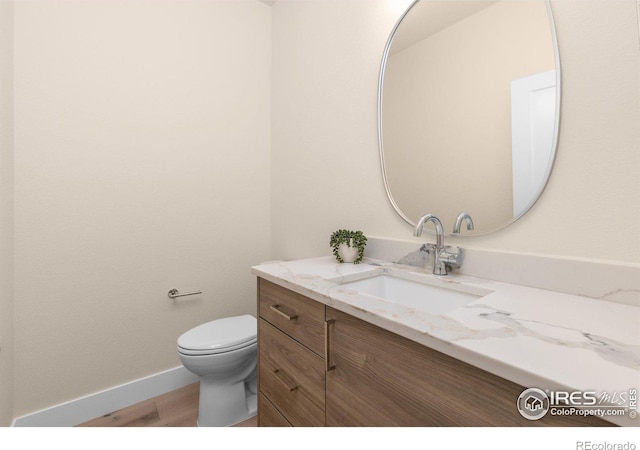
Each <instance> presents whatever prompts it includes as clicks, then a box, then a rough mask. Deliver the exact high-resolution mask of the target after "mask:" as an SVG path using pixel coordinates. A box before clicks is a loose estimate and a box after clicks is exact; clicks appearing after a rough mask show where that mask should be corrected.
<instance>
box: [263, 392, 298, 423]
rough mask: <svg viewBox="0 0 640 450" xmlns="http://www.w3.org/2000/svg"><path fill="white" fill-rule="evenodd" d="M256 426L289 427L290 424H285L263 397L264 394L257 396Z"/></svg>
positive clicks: (280, 415)
mask: <svg viewBox="0 0 640 450" xmlns="http://www.w3.org/2000/svg"><path fill="white" fill-rule="evenodd" d="M258 426H259V427H290V426H291V424H290V423H289V422H287V419H285V418H284V416H283V415H282V414H280V413H279V412H278V410H277V409H276V408H275V407H274V406H273V405H272V404H271V402H270V401H269V400H268V399H267V397H265V396H264V394H262V393H259V394H258Z"/></svg>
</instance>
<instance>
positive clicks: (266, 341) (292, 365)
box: [258, 279, 326, 427]
mask: <svg viewBox="0 0 640 450" xmlns="http://www.w3.org/2000/svg"><path fill="white" fill-rule="evenodd" d="M258 309H259V315H260V318H259V320H258V386H259V391H260V394H259V396H258V425H259V426H287V425H292V426H303V427H318V426H324V421H325V412H324V397H325V373H326V372H325V360H324V356H321V355H324V353H323V352H324V348H325V345H324V344H325V342H324V336H325V333H324V327H325V320H324V314H325V306H324V305H323V304H322V303H318V302H316V301H314V300H311V299H309V298H306V297H304V296H302V295H300V294H297V293H295V292H293V291H290V290H288V289H285V288H283V287H281V286H278V285H276V284H274V283H271V282H269V281H266V280H263V279H259V281H258Z"/></svg>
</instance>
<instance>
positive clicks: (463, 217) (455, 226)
mask: <svg viewBox="0 0 640 450" xmlns="http://www.w3.org/2000/svg"><path fill="white" fill-rule="evenodd" d="M463 220H464V221H465V222H466V223H467V230H469V231H471V230H473V219H471V216H470V215H469V213H466V212H461V213H460V214H458V217H456V223H454V224H453V233H454V234H460V226H461V225H462V221H463Z"/></svg>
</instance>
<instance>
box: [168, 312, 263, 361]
mask: <svg viewBox="0 0 640 450" xmlns="http://www.w3.org/2000/svg"><path fill="white" fill-rule="evenodd" d="M257 328H258V322H257V321H256V319H255V317H253V316H250V315H248V314H246V315H244V316H236V317H225V318H224V319H218V320H213V321H211V322H207V323H204V324H202V325H198V326H197V327H195V328H193V329H191V330H189V331H187V332H186V333H184V334H182V335H181V336H180V337H179V338H178V351H179V352H180V353H184V354H187V355H212V354H215V353H225V352H230V351H233V350H237V349H240V348H243V347H246V346H248V345H251V344H254V343H256V342H257V338H256V334H257Z"/></svg>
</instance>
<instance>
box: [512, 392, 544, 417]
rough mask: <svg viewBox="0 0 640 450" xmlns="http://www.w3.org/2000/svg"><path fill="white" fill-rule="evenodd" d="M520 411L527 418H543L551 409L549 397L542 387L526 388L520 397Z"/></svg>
mask: <svg viewBox="0 0 640 450" xmlns="http://www.w3.org/2000/svg"><path fill="white" fill-rule="evenodd" d="M518 411H519V412H520V415H522V417H524V418H525V419H528V420H538V419H542V418H543V417H544V416H545V414H547V411H549V397H548V396H547V394H546V393H545V392H544V391H543V390H541V389H538V388H529V389H525V390H524V391H522V393H521V394H520V396H519V397H518Z"/></svg>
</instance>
